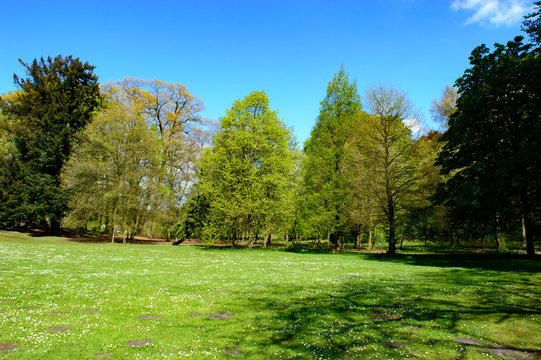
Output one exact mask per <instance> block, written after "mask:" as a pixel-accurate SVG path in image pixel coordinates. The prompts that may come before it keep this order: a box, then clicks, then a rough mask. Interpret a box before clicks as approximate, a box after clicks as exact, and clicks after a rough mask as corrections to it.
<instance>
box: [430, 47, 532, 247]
mask: <svg viewBox="0 0 541 360" xmlns="http://www.w3.org/2000/svg"><path fill="white" fill-rule="evenodd" d="M522 40H523V39H522V37H516V38H515V39H514V40H513V41H510V42H508V43H507V45H501V44H496V45H495V48H494V50H493V51H491V50H490V49H489V48H487V47H486V46H485V45H481V46H479V47H477V48H475V49H474V50H473V52H472V54H471V56H470V64H471V67H470V68H469V69H468V70H466V71H465V73H464V75H463V76H462V77H461V78H460V79H458V80H457V82H456V85H457V87H458V92H459V94H460V98H459V99H458V102H457V111H456V113H455V114H453V116H452V117H451V119H450V121H449V129H448V130H447V131H446V132H445V134H444V135H443V137H442V140H443V141H444V142H445V144H444V146H443V150H442V152H441V153H440V155H439V157H438V164H440V165H441V166H442V172H443V174H444V175H448V180H447V182H446V183H445V185H444V187H443V188H442V191H441V192H440V194H441V195H443V198H444V201H445V203H446V204H448V205H449V206H451V208H452V209H453V210H454V211H453V215H454V219H455V221H458V222H464V221H474V222H476V223H477V224H487V223H488V224H492V225H491V227H492V231H496V232H497V228H498V227H499V226H500V224H499V222H500V221H499V218H500V217H501V216H502V215H503V214H507V213H510V212H513V209H514V208H515V206H516V205H518V207H519V208H520V213H521V216H522V217H523V219H524V228H525V231H524V233H525V239H526V244H527V252H528V254H529V255H534V253H535V249H534V242H533V225H534V219H535V217H536V215H535V214H537V215H539V209H540V203H539V199H540V196H539V195H540V193H539V189H541V167H540V165H539V164H540V160H541V157H540V152H539V149H540V148H541V140H540V139H541V121H540V119H541V107H540V106H539V104H540V103H541V57H539V56H538V55H536V54H535V53H534V52H532V51H531V45H525V44H523V42H522ZM465 214H467V215H468V219H465V218H464V215H465ZM495 229H496V230H495Z"/></svg>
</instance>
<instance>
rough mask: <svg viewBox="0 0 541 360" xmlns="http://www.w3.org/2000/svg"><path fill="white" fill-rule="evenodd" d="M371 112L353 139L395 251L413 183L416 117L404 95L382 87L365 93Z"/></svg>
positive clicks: (361, 166)
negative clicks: (400, 217) (399, 223)
mask: <svg viewBox="0 0 541 360" xmlns="http://www.w3.org/2000/svg"><path fill="white" fill-rule="evenodd" d="M366 105H367V108H368V110H369V112H370V114H369V115H363V116H362V119H361V121H359V122H358V128H357V129H356V131H355V133H356V134H357V137H356V138H355V139H354V142H355V145H354V146H355V147H356V148H357V152H358V156H359V158H360V159H359V165H360V166H359V172H361V177H362V178H364V179H366V186H367V187H368V189H369V191H370V194H371V196H373V198H374V199H375V201H376V203H377V204H378V206H379V207H380V209H381V211H382V212H383V214H384V215H385V218H386V219H387V224H388V227H389V247H388V250H387V252H388V253H389V254H394V253H395V251H396V245H395V244H396V240H395V234H396V220H397V213H398V211H399V210H400V209H402V208H403V206H404V202H405V200H406V197H407V196H408V195H409V194H410V193H411V191H412V189H413V186H414V184H415V180H416V176H415V175H416V174H415V168H416V164H415V160H416V159H415V157H414V153H415V147H416V144H417V143H416V142H414V141H413V139H412V137H411V135H412V131H411V129H409V128H408V126H406V123H409V124H411V123H413V122H412V119H417V118H418V116H417V114H416V112H415V111H414V109H413V106H412V105H411V102H410V101H409V99H408V98H407V96H406V95H405V94H404V93H403V92H401V91H398V90H396V89H394V88H392V87H386V86H383V85H379V86H375V87H372V88H369V89H368V90H367V96H366Z"/></svg>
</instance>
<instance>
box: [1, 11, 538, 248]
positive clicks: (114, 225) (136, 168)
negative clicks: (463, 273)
mask: <svg viewBox="0 0 541 360" xmlns="http://www.w3.org/2000/svg"><path fill="white" fill-rule="evenodd" d="M535 5H536V7H535V9H536V11H535V12H534V13H532V14H530V15H528V16H527V17H526V19H525V21H524V27H523V30H524V31H525V32H526V33H527V34H528V35H529V36H530V40H531V41H530V43H525V42H524V39H523V38H522V37H516V38H515V39H513V40H512V41H509V42H508V43H507V44H506V45H501V44H495V46H494V49H489V48H488V47H486V46H485V45H482V46H479V47H477V48H475V49H474V50H473V52H472V55H471V56H470V65H471V67H470V68H468V69H467V70H466V71H465V72H464V75H463V76H462V77H461V78H459V79H458V80H457V81H456V83H455V86H454V87H452V86H447V87H446V88H445V89H444V91H443V93H442V95H441V97H440V98H439V99H436V100H434V101H433V104H432V107H431V114H432V116H433V119H434V120H436V121H438V122H439V124H440V129H439V130H440V131H435V130H431V131H429V132H428V133H425V134H420V133H417V131H416V125H418V124H416V123H415V120H418V119H419V118H420V117H419V114H418V112H417V111H416V110H415V107H414V105H413V104H412V103H411V101H410V100H409V98H408V97H407V95H406V94H405V93H404V92H403V91H401V90H399V89H395V88H393V87H392V86H391V85H381V84H380V85H376V86H372V87H370V88H368V89H367V90H366V94H365V96H364V97H363V98H361V97H360V95H359V93H358V90H357V84H356V81H355V80H353V81H352V80H350V79H349V76H348V74H347V73H346V72H345V70H344V69H343V67H340V69H339V71H338V72H337V73H336V74H335V76H334V78H333V79H332V80H331V82H330V83H329V85H328V86H327V91H326V96H325V98H324V99H323V100H322V102H321V104H320V113H319V115H318V117H317V120H316V124H315V125H314V128H313V129H312V132H311V134H310V137H309V138H308V140H306V141H305V143H304V144H303V146H302V150H301V149H299V148H298V147H297V144H296V140H295V139H294V136H293V134H292V132H291V129H289V128H288V127H287V126H286V124H285V123H284V122H283V121H282V120H280V119H279V118H278V115H277V112H276V111H274V110H272V108H271V106H270V102H269V99H268V97H267V96H266V94H265V93H264V92H263V91H253V92H251V93H250V94H248V95H247V96H246V97H244V98H243V99H239V100H237V101H235V102H234V103H233V104H232V106H231V108H230V109H228V110H227V111H226V114H225V116H223V117H221V118H220V119H219V124H215V123H213V122H212V121H210V120H207V119H203V118H202V117H201V115H200V113H201V111H202V110H203V109H204V105H203V102H202V101H201V100H200V99H198V98H197V97H195V96H193V95H192V94H191V93H189V91H188V89H187V88H186V87H185V86H184V85H182V84H169V83H165V82H162V81H159V80H150V81H146V80H140V79H132V78H125V79H123V80H121V81H117V82H111V83H107V84H104V85H102V86H100V85H99V84H98V77H97V76H96V75H95V74H94V66H92V65H90V64H88V63H83V62H81V61H80V60H79V59H77V58H73V57H72V56H68V57H62V56H57V57H55V58H50V57H49V58H47V59H44V58H41V59H40V60H37V59H36V60H34V61H33V62H32V63H31V64H26V63H24V62H23V61H21V60H20V62H21V64H22V65H23V67H24V68H25V70H26V74H27V77H26V78H21V77H18V76H17V75H14V81H15V83H16V84H17V87H18V89H17V90H16V91H15V92H13V93H10V94H5V95H2V97H1V98H0V152H1V154H2V156H1V157H0V204H1V206H0V227H1V228H3V229H13V228H20V227H37V228H43V229H48V230H50V231H52V232H57V231H59V230H60V228H61V227H65V228H73V229H78V230H79V231H89V230H91V229H90V228H94V230H96V231H99V232H105V233H108V234H109V235H111V236H114V233H115V232H116V231H119V230H120V231H121V232H122V233H125V234H126V237H127V238H128V239H129V238H133V237H134V236H135V235H138V234H142V235H146V236H156V235H157V236H164V237H167V238H169V239H185V238H198V239H201V240H202V241H204V242H206V243H209V244H212V243H214V242H216V241H219V240H225V241H229V242H231V243H232V244H237V243H239V242H245V243H247V244H248V245H249V246H252V245H253V244H254V243H255V242H257V241H258V239H260V238H262V239H263V245H264V246H269V245H270V244H271V242H272V239H273V236H274V237H275V238H276V237H277V236H280V237H283V238H284V239H285V240H286V241H290V242H292V243H298V242H299V240H301V239H313V241H314V242H315V243H319V242H320V241H324V242H326V243H328V244H330V246H332V248H333V249H334V250H336V251H341V250H342V249H343V247H344V244H345V243H347V242H350V243H353V244H354V246H356V247H360V246H361V245H362V244H363V241H364V243H365V244H366V245H365V246H366V247H367V248H371V247H373V246H374V244H375V240H376V238H377V235H376V234H378V235H379V236H380V237H381V235H382V234H385V238H386V241H387V243H388V250H387V251H388V253H390V254H394V253H395V252H396V248H397V245H398V246H401V244H402V241H403V240H404V239H417V240H422V241H424V242H425V244H426V243H427V241H433V240H436V241H440V242H442V241H448V242H449V243H450V244H451V245H454V246H458V245H460V243H461V242H462V243H467V242H469V241H471V240H474V239H487V238H492V239H493V241H494V242H495V243H496V244H497V246H498V248H505V247H506V242H507V241H517V240H520V239H523V244H524V246H525V247H526V249H527V253H528V254H529V255H534V254H535V241H536V240H537V239H538V238H539V233H540V225H541V201H540V191H539V190H540V188H541V169H540V166H539V160H540V156H541V155H540V151H539V149H541V143H540V142H541V140H540V139H541V107H540V106H539V104H541V98H540V97H541V89H540V86H541V57H540V56H541V50H540V49H541V47H540V40H541V33H540V29H541V26H540V13H541V10H540V8H541V2H535ZM398 241H400V243H399V244H397V243H398Z"/></svg>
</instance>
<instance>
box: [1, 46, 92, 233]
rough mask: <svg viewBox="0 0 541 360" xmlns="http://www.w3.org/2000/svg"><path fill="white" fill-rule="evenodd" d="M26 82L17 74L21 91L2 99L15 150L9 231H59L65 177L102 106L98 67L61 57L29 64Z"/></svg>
mask: <svg viewBox="0 0 541 360" xmlns="http://www.w3.org/2000/svg"><path fill="white" fill-rule="evenodd" d="M19 61H20V62H21V64H22V65H23V66H24V68H25V69H26V72H27V76H28V77H27V78H20V77H19V76H17V75H14V80H15V83H16V84H17V86H18V87H19V90H18V91H17V92H15V93H14V94H12V95H10V96H3V97H2V99H1V101H0V109H1V112H2V114H3V116H4V117H5V118H7V125H8V126H7V129H8V131H9V133H10V134H11V136H12V143H13V145H14V148H15V150H14V151H12V150H10V151H11V154H12V155H11V156H8V157H7V158H4V159H3V160H0V161H5V162H6V164H5V166H1V167H2V168H3V169H4V170H2V172H3V174H2V177H1V178H2V180H3V184H2V186H1V187H2V188H4V189H6V190H5V191H4V192H3V197H4V199H2V200H3V201H5V202H6V204H10V206H9V207H3V209H2V210H0V223H3V224H4V226H7V227H11V226H18V225H22V224H24V225H26V226H40V227H45V226H47V227H49V228H50V229H51V230H58V229H59V227H60V221H61V219H62V216H63V213H64V211H65V209H66V200H67V199H66V196H65V194H63V191H62V189H61V187H60V180H59V176H60V172H61V169H62V166H63V165H64V163H65V162H66V161H67V159H68V158H69V156H70V153H71V150H72V147H73V144H74V143H75V142H76V141H77V133H78V131H79V130H81V129H83V128H84V127H85V126H86V124H88V123H89V122H90V121H91V119H92V117H93V115H94V113H95V112H96V111H97V110H98V109H99V107H100V106H101V101H102V97H101V95H100V92H99V87H98V77H97V76H96V75H95V74H94V72H93V71H94V66H92V65H90V64H88V63H83V62H81V61H80V60H79V59H78V58H73V57H71V56H68V57H66V58H63V57H62V56H57V57H55V58H54V59H53V58H51V57H49V58H47V59H44V58H41V60H39V61H38V60H37V59H36V60H34V61H33V62H32V63H31V64H26V63H24V62H23V61H21V60H19Z"/></svg>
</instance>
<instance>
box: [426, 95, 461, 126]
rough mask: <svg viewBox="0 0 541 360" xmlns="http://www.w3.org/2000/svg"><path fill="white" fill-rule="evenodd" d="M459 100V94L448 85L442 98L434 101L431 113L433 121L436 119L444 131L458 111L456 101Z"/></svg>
mask: <svg viewBox="0 0 541 360" xmlns="http://www.w3.org/2000/svg"><path fill="white" fill-rule="evenodd" d="M457 99H458V93H457V92H456V89H455V88H454V87H452V86H449V85H447V86H446V87H445V89H443V92H442V94H441V97H440V98H439V99H438V100H436V99H434V100H432V105H431V106H430V113H431V114H432V119H434V120H435V121H436V122H437V123H438V124H439V126H440V129H441V130H442V131H445V130H447V126H448V123H449V119H450V118H451V115H453V114H454V113H455V111H456V101H457Z"/></svg>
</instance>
